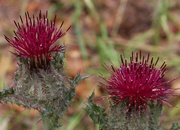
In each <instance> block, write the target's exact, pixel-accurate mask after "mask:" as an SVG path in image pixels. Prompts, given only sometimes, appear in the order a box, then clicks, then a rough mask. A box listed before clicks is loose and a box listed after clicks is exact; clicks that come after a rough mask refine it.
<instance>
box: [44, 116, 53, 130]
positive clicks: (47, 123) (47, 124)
mask: <svg viewBox="0 0 180 130" xmlns="http://www.w3.org/2000/svg"><path fill="white" fill-rule="evenodd" d="M43 126H44V130H56V128H55V127H54V125H53V122H52V121H51V120H50V119H49V118H48V117H46V118H44V119H43Z"/></svg>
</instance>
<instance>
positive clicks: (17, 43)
mask: <svg viewBox="0 0 180 130" xmlns="http://www.w3.org/2000/svg"><path fill="white" fill-rule="evenodd" d="M20 20H21V23H19V22H15V21H14V23H15V25H16V27H17V32H14V34H15V37H14V39H10V38H8V37H6V36H5V38H6V40H7V41H8V42H9V44H10V45H11V46H12V47H14V48H15V50H16V52H15V53H14V54H15V55H17V56H19V57H21V58H23V59H28V64H29V68H30V69H37V68H41V69H47V68H48V66H49V62H50V60H52V53H53V52H63V50H64V46H57V45H54V43H55V42H56V41H57V40H58V39H59V38H61V37H63V36H64V35H65V34H66V32H67V31H68V29H69V28H68V29H67V30H66V31H65V32H63V31H62V25H63V23H62V24H61V26H60V27H59V28H56V27H55V20H56V17H55V18H54V20H53V21H49V20H48V13H47V12H46V14H45V15H42V13H41V11H40V13H39V16H38V17H35V16H34V15H33V17H30V15H29V13H28V12H27V13H25V20H23V18H22V17H21V16H20Z"/></svg>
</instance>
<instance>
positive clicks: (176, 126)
mask: <svg viewBox="0 0 180 130" xmlns="http://www.w3.org/2000/svg"><path fill="white" fill-rule="evenodd" d="M179 129H180V126H179V124H178V123H177V122H175V123H173V124H172V127H171V129H170V130H179Z"/></svg>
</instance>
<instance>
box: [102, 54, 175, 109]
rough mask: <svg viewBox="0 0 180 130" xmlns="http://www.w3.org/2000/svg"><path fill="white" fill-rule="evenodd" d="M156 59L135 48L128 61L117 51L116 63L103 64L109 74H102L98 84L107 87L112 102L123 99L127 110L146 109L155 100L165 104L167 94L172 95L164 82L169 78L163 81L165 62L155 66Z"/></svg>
mask: <svg viewBox="0 0 180 130" xmlns="http://www.w3.org/2000/svg"><path fill="white" fill-rule="evenodd" d="M158 60H159V58H158V59H157V60H156V61H155V62H154V58H153V57H152V58H151V59H150V55H149V54H148V56H147V57H145V56H144V55H143V56H142V54H141V52H139V53H135V54H134V53H132V56H131V57H130V62H129V63H128V61H127V59H124V58H123V57H122V55H121V62H122V64H121V65H120V67H119V68H115V67H114V66H113V65H111V68H110V67H108V68H107V69H108V70H110V73H111V77H110V78H103V79H104V80H105V81H106V83H102V84H103V85H104V86H105V87H106V88H107V91H108V94H109V95H110V98H112V99H113V101H114V102H115V103H116V104H118V103H120V102H125V104H126V107H127V111H129V110H136V111H139V112H140V111H141V110H147V109H148V105H149V104H150V103H155V102H157V101H160V102H162V103H164V104H168V105H169V103H168V102H167V97H168V96H170V95H172V90H171V89H170V87H169V86H167V85H168V83H169V82H170V81H167V82H164V81H163V77H164V74H165V71H166V63H165V62H164V63H163V64H162V65H161V67H160V68H159V69H157V68H156V65H157V63H158Z"/></svg>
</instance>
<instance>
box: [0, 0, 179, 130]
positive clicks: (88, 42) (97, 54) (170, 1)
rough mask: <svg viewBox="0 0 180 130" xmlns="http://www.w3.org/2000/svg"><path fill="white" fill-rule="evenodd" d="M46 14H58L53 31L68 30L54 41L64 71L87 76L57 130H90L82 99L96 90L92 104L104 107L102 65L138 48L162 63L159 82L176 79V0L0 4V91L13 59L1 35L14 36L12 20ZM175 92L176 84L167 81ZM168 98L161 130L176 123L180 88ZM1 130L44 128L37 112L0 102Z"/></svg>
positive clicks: (8, 80)
mask: <svg viewBox="0 0 180 130" xmlns="http://www.w3.org/2000/svg"><path fill="white" fill-rule="evenodd" d="M39 10H41V11H42V12H45V11H47V10H48V12H49V19H52V18H53V17H54V14H56V15H57V27H58V26H59V25H60V24H61V22H62V21H64V26H63V28H64V30H65V29H67V28H68V27H69V26H70V25H71V26H72V27H71V29H70V30H69V32H68V33H67V35H66V36H65V37H64V38H62V39H60V40H59V41H58V44H62V43H64V44H65V45H66V58H65V73H66V74H67V75H68V76H70V77H73V76H75V74H76V73H77V72H80V73H81V74H91V75H92V76H91V77H90V78H88V79H87V80H85V81H83V82H81V83H80V84H79V85H78V86H77V88H76V92H77V96H76V97H75V99H74V101H73V103H72V104H71V105H70V106H69V109H68V111H67V112H66V116H65V117H64V118H63V120H62V122H63V127H62V128H59V130H95V129H96V128H95V126H94V124H93V122H92V121H91V119H90V118H89V117H88V116H87V114H86V112H85V110H84V108H85V105H86V102H87V97H88V96H89V95H90V94H91V93H92V91H95V96H96V97H95V102H96V103H97V104H99V105H102V106H105V103H104V102H106V101H105V100H103V99H102V98H101V96H105V95H106V91H105V89H104V88H103V87H101V86H100V85H99V83H98V82H99V81H101V78H100V75H101V74H103V75H105V76H108V73H107V72H106V70H105V69H104V68H103V67H102V64H105V63H106V64H110V62H112V63H114V64H115V65H116V66H118V65H119V64H120V60H119V55H120V54H124V55H125V56H126V57H128V56H129V55H130V54H131V52H132V51H139V50H141V51H142V52H143V53H144V54H147V53H151V55H153V56H154V57H155V58H157V57H158V56H159V57H160V61H159V64H158V65H157V66H160V65H161V63H163V61H164V60H166V61H167V65H168V67H167V68H168V71H167V73H166V76H165V79H164V80H169V79H172V78H175V77H178V76H180V1H179V0H0V89H1V90H2V89H3V88H6V87H8V86H10V85H13V79H14V72H15V71H16V70H17V67H18V66H17V60H16V57H15V56H14V55H12V54H11V53H10V51H13V49H12V48H11V47H9V45H8V43H7V41H6V40H5V39H4V35H7V36H9V37H13V30H16V28H15V25H14V22H13V21H14V20H15V21H18V20H19V15H21V16H23V17H24V13H25V12H26V11H28V12H29V13H30V14H31V15H32V14H35V15H38V13H39ZM171 87H172V88H180V80H176V81H174V82H173V83H171ZM175 94H176V95H177V96H173V97H171V98H170V99H169V102H170V103H171V104H172V105H173V107H169V106H165V107H164V110H163V113H162V116H161V118H160V119H159V120H160V122H161V123H162V125H163V127H164V129H165V130H169V128H170V127H171V124H172V122H179V123H180V96H179V95H180V90H177V91H176V93H175ZM0 130H43V127H42V122H41V121H39V119H38V112H37V111H35V110H25V109H24V108H22V107H18V106H16V105H15V104H8V105H7V104H0Z"/></svg>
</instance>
